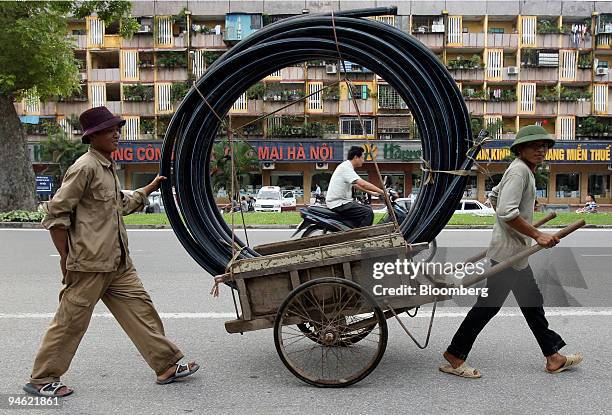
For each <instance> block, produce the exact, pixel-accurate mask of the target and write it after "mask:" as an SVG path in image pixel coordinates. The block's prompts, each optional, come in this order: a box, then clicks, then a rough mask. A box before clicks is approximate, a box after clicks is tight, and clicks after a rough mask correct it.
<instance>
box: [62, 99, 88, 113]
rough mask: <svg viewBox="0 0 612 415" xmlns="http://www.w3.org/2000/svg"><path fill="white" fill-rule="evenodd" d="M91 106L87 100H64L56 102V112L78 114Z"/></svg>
mask: <svg viewBox="0 0 612 415" xmlns="http://www.w3.org/2000/svg"><path fill="white" fill-rule="evenodd" d="M89 108H91V104H90V103H89V102H87V101H70V102H68V101H66V102H58V103H57V104H56V111H57V114H60V115H71V114H76V115H79V114H81V113H82V112H83V111H85V110H87V109H89Z"/></svg>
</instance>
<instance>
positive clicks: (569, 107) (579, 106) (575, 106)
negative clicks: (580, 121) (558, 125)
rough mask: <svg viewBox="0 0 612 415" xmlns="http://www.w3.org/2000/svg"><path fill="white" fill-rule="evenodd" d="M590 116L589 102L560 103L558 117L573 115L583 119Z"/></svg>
mask: <svg viewBox="0 0 612 415" xmlns="http://www.w3.org/2000/svg"><path fill="white" fill-rule="evenodd" d="M590 114H591V101H590V100H588V101H561V102H560V103H559V115H575V116H577V117H585V116H588V115H590Z"/></svg>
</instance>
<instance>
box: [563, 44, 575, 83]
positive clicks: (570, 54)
mask: <svg viewBox="0 0 612 415" xmlns="http://www.w3.org/2000/svg"><path fill="white" fill-rule="evenodd" d="M559 60H560V65H559V66H560V67H561V73H560V74H559V76H560V78H561V80H565V81H574V80H575V79H576V68H577V66H576V65H577V60H578V52H577V51H574V50H562V51H561V52H560V53H559Z"/></svg>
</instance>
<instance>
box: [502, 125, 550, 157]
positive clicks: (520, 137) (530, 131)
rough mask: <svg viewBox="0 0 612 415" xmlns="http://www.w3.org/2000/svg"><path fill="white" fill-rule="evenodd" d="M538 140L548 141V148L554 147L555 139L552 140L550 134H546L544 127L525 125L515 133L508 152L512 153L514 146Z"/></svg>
mask: <svg viewBox="0 0 612 415" xmlns="http://www.w3.org/2000/svg"><path fill="white" fill-rule="evenodd" d="M540 140H544V141H548V143H549V145H550V147H552V146H554V145H555V139H554V138H552V137H551V136H550V134H548V132H547V131H546V130H545V129H544V127H542V126H539V125H527V126H525V127H523V128H521V129H520V130H519V131H518V133H516V137H515V138H514V142H513V143H512V145H511V146H510V151H512V152H514V149H515V148H516V146H518V145H520V144H524V143H529V142H531V141H540Z"/></svg>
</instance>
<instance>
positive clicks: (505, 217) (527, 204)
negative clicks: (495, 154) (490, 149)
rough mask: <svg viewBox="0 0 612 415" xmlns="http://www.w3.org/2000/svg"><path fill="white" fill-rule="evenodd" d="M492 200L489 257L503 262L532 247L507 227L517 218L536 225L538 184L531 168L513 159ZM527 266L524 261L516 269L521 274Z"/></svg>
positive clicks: (526, 262)
mask: <svg viewBox="0 0 612 415" xmlns="http://www.w3.org/2000/svg"><path fill="white" fill-rule="evenodd" d="M489 198H490V199H491V204H492V205H493V207H494V208H495V224H494V225H493V234H492V236H491V243H490V244H489V250H488V251H487V257H489V258H490V259H492V260H494V261H497V262H501V261H504V260H505V259H508V257H510V256H512V255H514V254H517V253H518V252H520V251H522V250H524V249H526V248H527V247H529V246H531V244H532V240H531V238H530V237H528V236H525V235H523V234H521V233H520V232H518V231H515V230H514V229H513V228H511V227H510V226H509V225H508V224H507V223H506V222H508V221H511V220H512V219H514V218H516V217H518V216H520V217H522V218H523V219H524V220H525V221H526V222H527V223H533V208H534V203H535V199H536V183H535V176H534V175H533V172H532V171H531V169H530V168H529V166H527V164H525V162H524V161H523V160H521V159H519V158H516V159H514V161H513V162H512V163H510V166H508V169H507V170H506V171H505V172H504V175H503V177H502V179H501V181H500V182H499V184H498V185H497V186H495V187H494V188H493V190H492V192H491V195H490V196H489ZM528 265H529V262H528V258H524V259H522V260H521V261H519V262H517V263H516V264H515V265H513V268H514V269H517V270H521V269H524V268H527V266H528Z"/></svg>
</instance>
